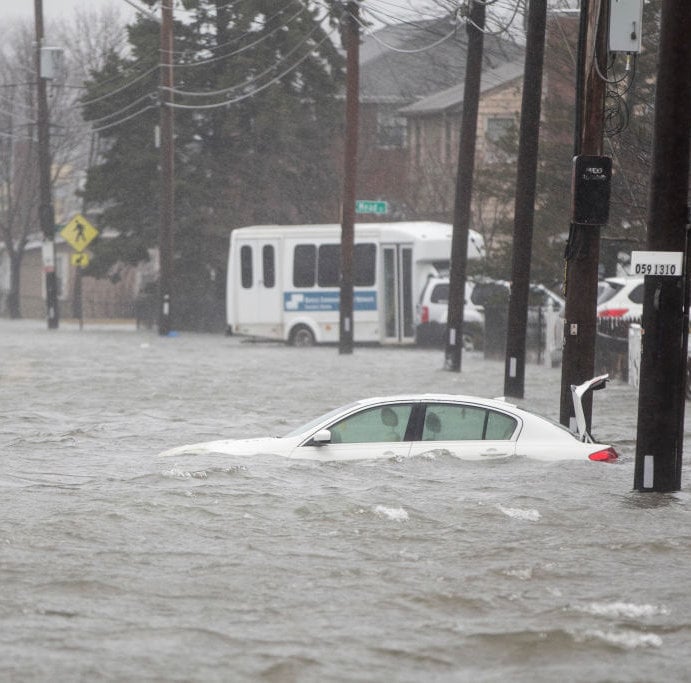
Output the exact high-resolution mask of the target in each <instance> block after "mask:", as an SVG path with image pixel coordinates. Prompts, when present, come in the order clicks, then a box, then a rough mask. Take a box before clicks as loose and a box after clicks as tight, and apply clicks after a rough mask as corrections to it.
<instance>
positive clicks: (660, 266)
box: [631, 251, 684, 277]
mask: <svg viewBox="0 0 691 683" xmlns="http://www.w3.org/2000/svg"><path fill="white" fill-rule="evenodd" d="M683 258H684V254H683V252H681V251H632V252H631V274H632V275H666V276H671V277H675V276H676V277H680V276H681V275H683V271H682V260H683Z"/></svg>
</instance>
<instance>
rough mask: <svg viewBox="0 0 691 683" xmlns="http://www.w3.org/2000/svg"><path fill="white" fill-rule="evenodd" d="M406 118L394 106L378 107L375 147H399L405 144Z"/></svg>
mask: <svg viewBox="0 0 691 683" xmlns="http://www.w3.org/2000/svg"><path fill="white" fill-rule="evenodd" d="M406 126H407V123H406V120H405V118H404V117H403V116H399V115H398V112H397V109H396V108H395V107H386V108H383V107H380V108H379V110H378V111H377V147H380V148H382V149H400V148H403V147H405V146H406Z"/></svg>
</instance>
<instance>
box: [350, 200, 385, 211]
mask: <svg viewBox="0 0 691 683" xmlns="http://www.w3.org/2000/svg"><path fill="white" fill-rule="evenodd" d="M355 213H378V214H384V213H389V205H388V203H387V202H380V201H372V200H369V199H356V200H355Z"/></svg>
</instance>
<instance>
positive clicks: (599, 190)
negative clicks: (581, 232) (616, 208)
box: [571, 154, 612, 225]
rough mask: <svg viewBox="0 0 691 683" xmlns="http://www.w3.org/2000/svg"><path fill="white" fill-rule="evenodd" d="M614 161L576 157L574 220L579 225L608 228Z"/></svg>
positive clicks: (593, 156) (583, 155)
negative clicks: (606, 226)
mask: <svg viewBox="0 0 691 683" xmlns="http://www.w3.org/2000/svg"><path fill="white" fill-rule="evenodd" d="M611 180H612V159H610V158H609V157H606V156H597V155H587V154H579V155H577V156H575V157H574V158H573V175H572V178H571V181H572V185H573V187H572V193H571V197H572V201H573V205H572V207H571V209H572V216H571V221H572V222H573V223H575V224H576V225H605V224H606V223H607V222H608V221H609V196H610V187H611Z"/></svg>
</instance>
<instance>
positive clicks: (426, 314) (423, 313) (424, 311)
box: [420, 306, 429, 323]
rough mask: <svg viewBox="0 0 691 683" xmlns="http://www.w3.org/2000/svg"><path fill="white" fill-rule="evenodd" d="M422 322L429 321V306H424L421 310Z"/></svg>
mask: <svg viewBox="0 0 691 683" xmlns="http://www.w3.org/2000/svg"><path fill="white" fill-rule="evenodd" d="M420 322H421V323H428V322H429V306H423V307H422V311H421V312H420Z"/></svg>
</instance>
